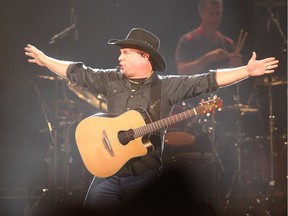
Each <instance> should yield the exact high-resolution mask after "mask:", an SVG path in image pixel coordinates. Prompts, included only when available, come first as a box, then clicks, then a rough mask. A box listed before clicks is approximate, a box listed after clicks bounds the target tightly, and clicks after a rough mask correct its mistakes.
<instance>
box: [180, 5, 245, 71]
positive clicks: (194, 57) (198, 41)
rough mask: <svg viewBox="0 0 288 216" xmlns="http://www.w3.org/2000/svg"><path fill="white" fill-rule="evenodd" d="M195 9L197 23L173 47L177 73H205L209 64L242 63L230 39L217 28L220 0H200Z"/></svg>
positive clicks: (214, 65)
mask: <svg viewBox="0 0 288 216" xmlns="http://www.w3.org/2000/svg"><path fill="white" fill-rule="evenodd" d="M198 12H199V17H200V20H201V23H200V25H199V26H198V27H197V28H195V29H193V30H192V31H190V32H188V33H186V34H184V35H182V36H181V37H180V39H179V41H178V44H177V47H176V53H175V58H176V62H177V68H178V73H179V74H195V73H204V72H205V71H208V70H209V69H211V68H214V69H215V68H223V67H237V66H240V65H242V56H241V55H240V54H238V53H235V47H234V42H233V40H232V39H231V38H229V37H227V36H225V35H223V34H222V33H221V32H219V31H218V30H217V29H218V27H219V25H220V23H221V20H222V15H223V2H222V0H200V1H199V3H198Z"/></svg>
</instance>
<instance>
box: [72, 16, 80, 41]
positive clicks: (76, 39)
mask: <svg viewBox="0 0 288 216" xmlns="http://www.w3.org/2000/svg"><path fill="white" fill-rule="evenodd" d="M73 20H74V25H75V27H74V37H75V41H79V32H78V28H77V17H76V15H74V17H73Z"/></svg>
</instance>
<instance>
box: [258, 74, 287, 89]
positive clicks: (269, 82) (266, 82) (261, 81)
mask: <svg viewBox="0 0 288 216" xmlns="http://www.w3.org/2000/svg"><path fill="white" fill-rule="evenodd" d="M287 83H288V82H287V80H285V79H284V78H280V77H277V76H273V77H271V78H268V77H264V78H258V79H257V80H256V84H257V85H260V86H266V87H267V86H268V87H269V86H278V85H287Z"/></svg>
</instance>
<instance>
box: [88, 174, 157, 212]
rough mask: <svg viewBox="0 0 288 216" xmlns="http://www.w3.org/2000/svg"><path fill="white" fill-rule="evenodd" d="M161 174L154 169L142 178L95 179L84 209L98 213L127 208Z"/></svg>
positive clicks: (115, 177)
mask: <svg viewBox="0 0 288 216" xmlns="http://www.w3.org/2000/svg"><path fill="white" fill-rule="evenodd" d="M159 175H160V172H159V170H158V169H154V170H151V171H148V172H146V173H144V174H143V175H141V176H127V177H119V176H116V175H115V176H112V177H109V178H105V179H103V178H98V177H94V178H93V181H92V182H91V184H90V187H89V189H88V192H87V195H86V198H85V202H84V208H85V209H88V210H97V211H107V210H108V211H111V210H112V211H116V210H117V209H119V208H123V207H124V208H126V207H127V206H128V205H129V203H130V202H131V201H134V200H135V199H137V196H138V195H139V194H140V193H141V192H142V190H143V189H145V188H146V187H148V186H149V185H150V184H153V182H154V181H156V180H157V179H158V177H159Z"/></svg>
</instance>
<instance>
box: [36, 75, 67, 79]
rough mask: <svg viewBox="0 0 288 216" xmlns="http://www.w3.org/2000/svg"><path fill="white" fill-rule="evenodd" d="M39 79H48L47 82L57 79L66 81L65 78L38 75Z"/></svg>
mask: <svg viewBox="0 0 288 216" xmlns="http://www.w3.org/2000/svg"><path fill="white" fill-rule="evenodd" d="M37 77H38V78H40V79H46V80H56V79H58V80H64V78H63V77H60V76H48V75H38V76H37Z"/></svg>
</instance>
